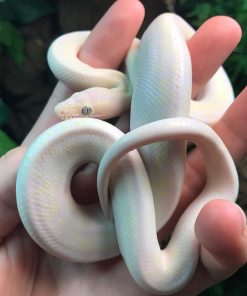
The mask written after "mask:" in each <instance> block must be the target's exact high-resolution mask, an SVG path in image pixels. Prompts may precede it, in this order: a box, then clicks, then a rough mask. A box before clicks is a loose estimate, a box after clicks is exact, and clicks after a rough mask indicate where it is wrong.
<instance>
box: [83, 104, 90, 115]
mask: <svg viewBox="0 0 247 296" xmlns="http://www.w3.org/2000/svg"><path fill="white" fill-rule="evenodd" d="M91 112H92V108H91V107H89V106H85V107H83V108H82V109H81V113H82V115H89V114H90V113H91Z"/></svg>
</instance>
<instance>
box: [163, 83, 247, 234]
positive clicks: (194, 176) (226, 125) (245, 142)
mask: <svg viewBox="0 0 247 296" xmlns="http://www.w3.org/2000/svg"><path fill="white" fill-rule="evenodd" d="M246 117H247V87H245V88H244V89H243V91H242V92H241V93H240V94H239V95H238V97H237V98H236V99H235V101H234V103H233V104H232V105H231V106H230V107H229V109H228V110H227V111H226V113H225V114H224V116H223V117H222V119H221V120H220V121H219V122H218V123H217V124H216V125H215V126H214V130H215V131H216V133H217V134H218V135H219V136H220V138H221V139H222V141H223V142H224V144H225V145H226V147H227V149H228V150H229V152H230V154H231V156H232V157H233V160H234V161H235V162H238V161H240V160H241V159H243V158H244V157H245V156H246V155H247V126H246V124H245V121H246ZM206 179H207V176H206V170H205V166H204V163H203V157H202V155H201V153H200V151H199V150H198V149H195V150H194V151H192V152H191V153H189V154H188V155H187V161H186V167H185V180H184V186H183V190H182V196H181V198H180V200H179V204H178V206H177V208H176V210H175V212H174V213H173V215H172V217H171V218H170V220H169V222H168V223H167V224H166V226H165V227H164V228H162V230H161V231H160V233H159V238H163V237H165V236H166V235H167V234H168V233H171V232H172V230H173V228H174V225H176V222H177V220H178V218H179V217H180V216H181V214H182V213H183V211H184V209H185V208H187V207H188V206H189V204H190V203H191V202H192V201H193V200H194V199H195V198H196V197H197V196H198V195H199V193H200V192H201V190H202V189H203V187H204V185H205V183H206Z"/></svg>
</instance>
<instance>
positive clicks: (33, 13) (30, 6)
mask: <svg viewBox="0 0 247 296" xmlns="http://www.w3.org/2000/svg"><path fill="white" fill-rule="evenodd" d="M8 4H9V6H10V8H11V9H12V11H13V13H14V14H15V17H16V19H17V20H18V21H20V22H21V23H31V22H33V21H35V20H37V19H39V18H41V17H43V16H45V15H48V14H50V13H52V12H54V9H53V8H52V7H51V6H49V5H48V4H47V3H46V2H44V1H43V0H8Z"/></svg>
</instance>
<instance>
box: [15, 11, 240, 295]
mask: <svg viewBox="0 0 247 296" xmlns="http://www.w3.org/2000/svg"><path fill="white" fill-rule="evenodd" d="M192 34H193V30H192V28H191V27H190V26H189V25H188V24H187V23H185V21H184V20H183V19H181V18H180V17H178V16H177V15H175V14H171V13H166V14H163V15H161V16H159V17H158V18H156V19H155V20H154V21H153V22H152V24H151V25H150V26H149V27H148V29H147V30H146V31H145V33H144V35H143V37H142V39H141V42H140V43H139V41H138V40H135V41H134V42H133V44H132V46H131V48H130V50H129V52H128V55H127V58H126V63H127V71H128V76H126V75H124V74H123V73H121V72H119V71H116V70H106V69H93V68H91V67H90V66H88V65H85V64H84V63H82V62H81V61H79V60H78V59H77V57H76V55H77V53H78V50H79V48H80V47H81V45H82V43H83V42H84V40H85V38H86V37H87V36H88V32H86V33H83V32H76V33H71V34H66V35H64V36H62V37H60V38H58V39H57V40H56V41H55V42H54V43H53V44H52V45H51V48H50V49H49V53H48V61H49V64H50V67H51V69H52V70H53V71H54V73H55V75H56V77H57V78H58V79H59V80H61V81H63V82H64V83H66V84H67V85H69V86H70V87H71V88H72V89H74V90H75V91H79V90H82V89H87V88H91V87H93V88H92V89H88V90H86V92H84V93H77V94H76V95H73V96H72V98H70V99H69V100H67V101H65V102H62V103H61V104H60V105H58V106H57V108H56V112H57V114H59V115H60V117H61V118H63V119H67V118H69V117H78V116H81V115H83V116H84V117H85V116H87V114H88V115H89V116H93V117H94V116H97V117H99V118H101V119H102V118H103V119H105V118H109V117H111V116H116V115H119V114H121V113H122V112H123V111H124V110H126V109H127V108H128V105H129V103H130V94H131V92H132V91H133V96H132V100H131V118H130V129H131V131H130V132H129V133H127V134H125V135H124V134H123V132H121V131H120V130H119V129H118V128H116V127H115V126H113V125H111V124H109V123H107V122H105V121H102V120H99V119H94V118H83V119H81V118H77V119H70V120H66V121H64V122H61V123H58V124H56V125H55V126H53V127H51V128H49V129H48V130H46V131H45V132H43V133H42V134H41V135H40V136H39V137H38V138H37V139H36V140H35V141H34V143H33V144H32V145H31V147H30V148H29V149H28V151H27V153H26V155H25V157H24V159H23V161H22V164H21V167H20V169H19V171H18V176H17V205H18V209H19V213H20V216H21V219H22V222H23V224H24V226H25V228H26V229H27V231H28V233H29V234H30V235H31V236H32V238H33V239H34V240H35V241H36V242H37V243H38V244H39V245H40V246H41V247H42V248H43V249H45V250H46V251H47V252H49V253H51V254H53V255H56V256H58V257H61V258H64V259H67V260H70V261H74V262H92V261H98V260H103V259H107V258H111V257H114V256H116V255H117V254H119V251H120V252H121V255H122V256H123V258H124V260H125V262H126V264H127V267H128V269H129V271H130V273H131V275H132V276H133V278H134V279H135V281H136V282H137V283H138V284H139V285H140V286H141V287H143V289H145V290H147V291H149V292H150V293H154V294H163V295H168V294H171V293H174V292H175V291H177V290H180V289H181V288H182V287H183V286H185V285H186V284H187V282H188V281H189V280H190V279H191V277H192V276H193V273H194V271H195V269H196V266H197V262H198V257H199V249H200V246H199V244H198V242H197V239H196V237H195V233H194V224H195V220H196V218H197V216H198V213H199V211H200V209H201V208H202V207H203V206H204V205H205V204H206V203H207V202H208V201H210V200H212V199H214V198H224V199H228V200H232V201H235V199H236V196H237V192H238V179H237V173H236V169H235V166H234V163H233V161H232V159H231V157H230V154H229V152H228V151H227V149H226V147H225V146H224V144H223V142H222V141H221V139H220V138H219V137H218V136H217V135H216V134H215V133H214V132H213V130H212V129H211V127H210V126H208V125H206V124H205V123H202V122H201V121H199V120H196V119H192V118H190V117H188V113H189V108H190V114H191V116H192V117H195V118H202V119H203V120H205V121H206V122H207V123H210V124H212V123H213V122H215V121H217V120H218V119H219V117H220V116H221V115H222V113H224V111H225V110H226V108H227V107H228V106H229V104H230V103H231V102H232V98H233V94H232V88H231V85H230V83H229V81H228V78H227V76H226V74H225V72H224V70H223V69H222V68H220V69H219V70H218V72H217V73H216V74H215V75H214V77H213V78H212V79H211V81H210V82H209V83H208V85H207V86H206V87H205V89H204V94H203V95H202V94H201V95H200V99H199V100H197V101H192V100H190V97H191V86H192V81H191V76H192V75H191V62H190V56H189V52H188V49H187V46H186V42H185V40H186V39H188V38H189V37H190V36H191V35H192ZM85 36H86V37H85ZM212 109H214V110H213V112H212ZM212 114H213V115H212ZM185 140H188V141H191V142H193V143H195V144H196V145H197V146H198V147H199V149H200V151H201V152H202V155H203V157H204V160H205V166H206V171H207V183H206V185H205V187H204V189H203V191H202V192H201V194H200V195H199V196H198V197H197V198H196V200H195V201H193V202H192V203H191V205H190V206H189V207H188V208H187V209H186V211H185V212H184V213H183V215H182V216H181V217H180V219H179V222H178V224H177V225H176V228H175V230H174V232H173V235H172V238H171V240H170V242H169V244H168V246H167V247H166V249H165V250H160V247H159V243H158V240H157V235H156V233H157V231H158V230H159V229H161V227H163V226H164V225H165V223H166V222H167V221H168V219H169V218H170V217H171V215H172V213H173V211H174V209H175V208H176V206H177V203H178V200H179V198H180V195H181V188H182V184H183V178H184V163H185V155H186V141H185ZM164 141H169V142H164ZM157 142H158V143H157ZM150 143H154V144H151V145H148V146H144V145H147V144H150ZM141 146H144V147H142V148H140V149H138V150H136V149H135V148H137V147H141ZM128 152H129V153H128ZM88 162H95V163H98V164H99V169H98V175H97V183H98V193H99V198H100V201H101V205H102V209H103V211H104V213H105V214H106V215H108V216H111V215H112V217H113V219H112V220H114V222H113V221H112V220H107V219H105V217H104V215H103V213H102V210H101V208H100V206H99V205H98V204H93V205H79V204H77V203H76V202H75V201H74V199H73V198H72V196H71V192H70V182H71V178H72V175H73V173H74V171H75V170H76V168H78V167H79V166H80V165H82V164H83V163H88ZM108 183H109V186H110V192H111V200H112V212H111V210H109V206H108ZM85 194H86V192H85ZM119 249H120V250H119Z"/></svg>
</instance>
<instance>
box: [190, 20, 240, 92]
mask: <svg viewBox="0 0 247 296" xmlns="http://www.w3.org/2000/svg"><path fill="white" fill-rule="evenodd" d="M241 35H242V32H241V28H240V26H239V24H238V23H237V22H236V21H235V20H233V19H232V18H230V17H227V16H217V17H212V18H210V19H209V20H207V21H206V22H205V23H204V24H202V26H201V27H200V28H199V29H198V30H197V32H196V34H194V36H193V37H192V38H191V39H190V40H189V41H188V47H189V51H190V54H191V61H192V73H193V74H192V75H193V77H192V79H193V93H192V96H193V97H195V96H196V95H197V94H198V92H199V91H200V90H201V88H202V87H203V86H204V85H205V83H206V82H207V81H208V80H209V79H210V78H211V77H212V76H213V74H214V73H215V72H216V71H217V69H218V68H219V67H220V66H221V65H222V64H223V62H224V61H225V60H226V58H227V57H228V56H229V55H230V54H231V53H232V51H233V50H234V49H235V47H236V46H237V44H238V43H239V41H240V39H241Z"/></svg>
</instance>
